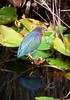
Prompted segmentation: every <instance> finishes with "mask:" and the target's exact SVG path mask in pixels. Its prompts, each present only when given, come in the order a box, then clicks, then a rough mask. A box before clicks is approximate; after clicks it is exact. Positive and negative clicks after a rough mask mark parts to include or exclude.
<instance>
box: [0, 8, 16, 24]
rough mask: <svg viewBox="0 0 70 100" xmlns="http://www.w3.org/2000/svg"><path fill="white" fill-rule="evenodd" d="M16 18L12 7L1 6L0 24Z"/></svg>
mask: <svg viewBox="0 0 70 100" xmlns="http://www.w3.org/2000/svg"><path fill="white" fill-rule="evenodd" d="M16 18H17V14H16V11H15V9H14V8H13V7H3V8H2V9H1V10H0V24H8V23H10V22H12V21H14V20H15V19H16Z"/></svg>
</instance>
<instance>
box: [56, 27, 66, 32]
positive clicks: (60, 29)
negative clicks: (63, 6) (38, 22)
mask: <svg viewBox="0 0 70 100" xmlns="http://www.w3.org/2000/svg"><path fill="white" fill-rule="evenodd" d="M66 30H67V28H66V27H65V26H62V25H60V27H59V28H58V26H56V32H57V33H60V32H62V33H63V32H65V31H66Z"/></svg>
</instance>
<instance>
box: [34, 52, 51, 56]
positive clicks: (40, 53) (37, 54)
mask: <svg viewBox="0 0 70 100" xmlns="http://www.w3.org/2000/svg"><path fill="white" fill-rule="evenodd" d="M50 55H51V54H50V53H48V52H45V51H35V52H34V53H32V57H33V58H39V57H42V58H47V57H49V56H50Z"/></svg>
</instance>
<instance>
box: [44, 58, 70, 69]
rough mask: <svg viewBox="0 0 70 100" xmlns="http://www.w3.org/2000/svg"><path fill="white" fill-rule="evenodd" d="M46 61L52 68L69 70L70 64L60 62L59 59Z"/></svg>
mask: <svg viewBox="0 0 70 100" xmlns="http://www.w3.org/2000/svg"><path fill="white" fill-rule="evenodd" d="M46 61H47V62H48V63H49V64H50V65H51V66H54V68H62V69H70V62H67V61H62V60H61V59H59V58H57V59H55V58H47V59H46Z"/></svg>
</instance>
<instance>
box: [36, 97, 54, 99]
mask: <svg viewBox="0 0 70 100" xmlns="http://www.w3.org/2000/svg"><path fill="white" fill-rule="evenodd" d="M35 100H54V98H53V97H35Z"/></svg>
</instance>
